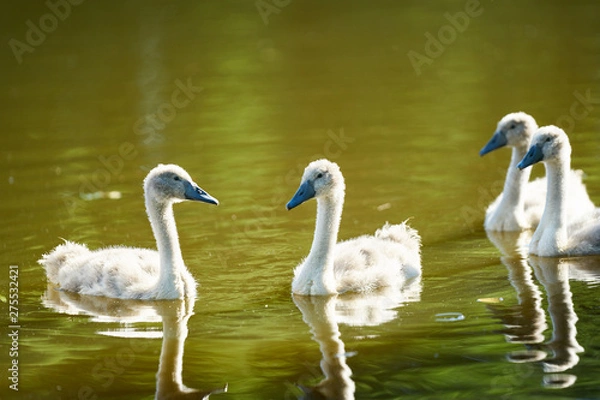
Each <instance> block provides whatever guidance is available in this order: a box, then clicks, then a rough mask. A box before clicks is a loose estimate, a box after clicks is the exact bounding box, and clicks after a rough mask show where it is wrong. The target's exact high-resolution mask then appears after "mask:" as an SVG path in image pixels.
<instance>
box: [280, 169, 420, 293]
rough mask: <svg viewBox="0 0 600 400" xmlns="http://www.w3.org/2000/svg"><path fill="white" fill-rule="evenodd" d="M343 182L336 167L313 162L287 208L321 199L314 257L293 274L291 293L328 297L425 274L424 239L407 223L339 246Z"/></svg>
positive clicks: (401, 283) (312, 253) (389, 226)
mask: <svg viewBox="0 0 600 400" xmlns="http://www.w3.org/2000/svg"><path fill="white" fill-rule="evenodd" d="M344 193H345V185H344V177H343V176H342V173H341V171H340V168H339V167H338V165H337V164H335V163H333V162H331V161H328V160H325V159H322V160H317V161H313V162H311V163H310V164H309V165H308V166H307V167H306V169H305V170H304V175H303V176H302V181H301V184H300V187H299V188H298V191H297V192H296V194H295V195H294V197H293V198H292V199H291V200H290V201H289V202H288V204H287V209H288V210H291V209H292V208H294V207H296V206H298V205H300V204H301V203H303V202H305V201H307V200H309V199H311V198H313V197H314V198H316V200H317V221H316V227H315V234H314V238H313V243H312V247H311V249H310V253H309V254H308V256H307V257H306V259H305V260H304V261H302V263H301V264H300V265H298V267H296V269H295V271H294V279H293V282H292V292H293V293H295V294H301V295H329V294H336V293H344V292H366V291H372V290H375V289H377V288H379V287H384V286H394V285H403V284H404V283H405V282H406V281H407V280H409V279H411V278H414V277H417V276H419V275H420V274H421V254H420V246H421V238H420V236H419V234H418V233H417V231H416V230H414V229H412V228H410V227H409V226H408V225H407V224H406V221H405V222H403V223H402V224H398V225H389V224H387V223H386V224H385V225H384V226H383V227H382V228H381V229H379V230H377V232H375V235H374V236H371V235H365V236H360V237H358V238H355V239H351V240H347V241H343V242H340V243H337V237H338V230H339V227H340V222H341V217H342V209H343V207H344Z"/></svg>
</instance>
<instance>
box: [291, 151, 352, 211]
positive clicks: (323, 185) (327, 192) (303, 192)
mask: <svg viewBox="0 0 600 400" xmlns="http://www.w3.org/2000/svg"><path fill="white" fill-rule="evenodd" d="M344 190H345V185H344V177H343V176H342V172H341V171H340V167H339V166H338V165H337V164H336V163H334V162H331V161H329V160H326V159H321V160H317V161H313V162H311V163H310V164H308V166H307V167H306V168H305V169H304V174H303V175H302V180H301V181H300V187H299V188H298V190H297V191H296V194H295V195H294V197H292V199H291V200H290V201H289V202H288V203H287V205H286V208H287V209H288V210H291V209H292V208H294V207H296V206H299V205H300V204H302V203H304V202H305V201H306V200H309V199H312V198H313V197H314V198H321V197H335V196H339V195H340V193H341V194H342V196H343V194H344Z"/></svg>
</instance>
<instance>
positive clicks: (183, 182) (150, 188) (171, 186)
mask: <svg viewBox="0 0 600 400" xmlns="http://www.w3.org/2000/svg"><path fill="white" fill-rule="evenodd" d="M144 193H146V198H147V199H152V200H154V201H156V202H158V203H178V202H181V201H185V200H193V201H202V202H204V203H209V204H219V201H218V200H217V199H215V198H214V197H212V196H211V195H210V194H208V193H207V192H205V191H204V190H202V188H200V187H199V186H198V185H197V184H196V183H195V182H194V181H193V180H192V178H191V177H190V175H189V174H188V173H187V172H186V171H185V170H184V169H183V168H181V167H180V166H178V165H175V164H166V165H164V164H158V166H157V167H155V168H154V169H152V170H151V171H150V172H149V173H148V175H147V176H146V179H144Z"/></svg>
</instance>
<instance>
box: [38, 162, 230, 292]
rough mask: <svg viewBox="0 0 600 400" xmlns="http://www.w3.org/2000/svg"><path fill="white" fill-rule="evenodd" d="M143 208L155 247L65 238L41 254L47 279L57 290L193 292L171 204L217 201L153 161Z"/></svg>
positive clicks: (177, 170)
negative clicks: (91, 245) (98, 245)
mask: <svg viewBox="0 0 600 400" xmlns="http://www.w3.org/2000/svg"><path fill="white" fill-rule="evenodd" d="M144 197H145V202H146V212H147V213H148V218H149V219H150V224H151V225H152V231H153V233H154V237H155V239H156V246H157V249H158V251H156V250H149V249H140V248H132V247H109V248H104V249H98V250H93V251H92V250H89V249H88V248H87V246H85V245H81V244H77V243H73V242H69V241H66V243H64V244H61V245H59V246H57V247H56V248H55V249H54V250H53V251H51V252H50V253H48V254H45V255H43V256H42V258H41V259H40V260H39V263H40V264H41V265H42V266H43V267H44V268H45V269H46V274H47V276H48V280H49V281H51V282H52V283H54V284H55V285H57V286H59V288H60V289H61V290H66V291H70V292H76V293H80V294H85V295H93V296H106V297H113V298H120V299H146V300H148V299H181V298H184V297H194V296H195V295H196V281H195V280H194V278H193V277H192V275H191V274H190V272H189V271H188V269H187V268H186V266H185V264H184V262H183V258H182V256H181V249H180V247H179V238H178V235H177V228H176V226H175V218H174V215H173V204H174V203H178V202H181V201H185V200H192V201H201V202H205V203H210V204H218V201H217V199H215V198H214V197H212V196H210V195H209V194H208V193H206V192H205V191H204V190H202V189H201V188H200V187H199V186H198V185H197V184H196V183H194V181H193V180H192V178H191V177H190V175H189V174H188V173H187V172H186V171H185V170H184V169H183V168H181V167H179V166H177V165H173V164H169V165H163V164H159V165H158V166H157V167H156V168H154V169H152V170H151V171H150V172H149V173H148V175H147V176H146V179H145V180H144Z"/></svg>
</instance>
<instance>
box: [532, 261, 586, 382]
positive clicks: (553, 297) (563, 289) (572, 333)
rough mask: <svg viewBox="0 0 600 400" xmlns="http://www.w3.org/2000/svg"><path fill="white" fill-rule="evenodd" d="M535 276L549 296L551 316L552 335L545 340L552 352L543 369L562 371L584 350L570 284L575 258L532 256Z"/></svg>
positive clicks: (575, 360)
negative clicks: (578, 336)
mask: <svg viewBox="0 0 600 400" xmlns="http://www.w3.org/2000/svg"><path fill="white" fill-rule="evenodd" d="M529 260H530V262H531V265H532V266H533V269H534V271H535V276H536V278H537V279H538V280H539V281H540V282H541V284H542V285H544V288H545V289H546V294H547V296H548V312H549V314H550V318H551V319H552V338H551V339H550V341H549V342H548V343H547V344H546V346H545V347H547V348H548V349H549V350H550V351H551V352H552V356H551V357H550V358H547V359H546V360H545V361H544V372H562V371H566V370H568V369H570V368H573V367H574V366H575V365H577V363H578V362H579V356H578V355H577V353H581V352H583V351H584V349H583V347H581V346H580V345H579V343H577V338H576V336H577V329H576V328H575V323H576V322H577V315H576V314H575V310H574V307H573V295H572V293H571V288H570V286H569V263H572V262H576V261H575V259H572V260H564V259H559V258H546V257H534V256H532V257H530V259H529Z"/></svg>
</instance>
